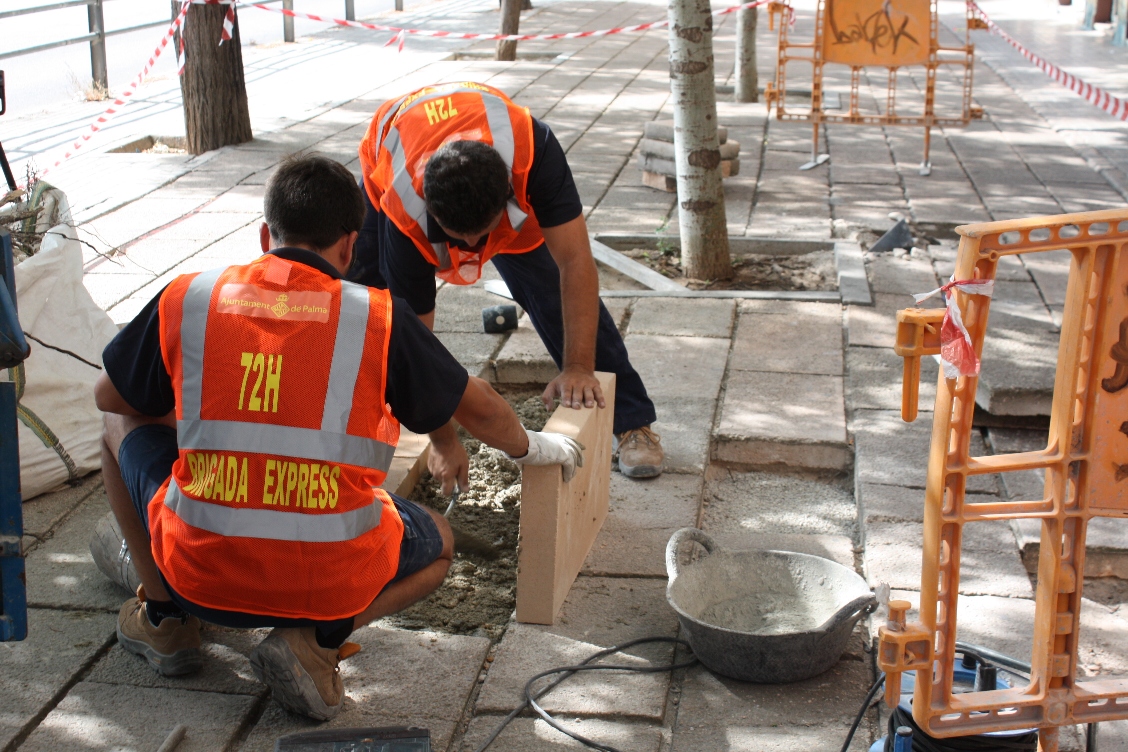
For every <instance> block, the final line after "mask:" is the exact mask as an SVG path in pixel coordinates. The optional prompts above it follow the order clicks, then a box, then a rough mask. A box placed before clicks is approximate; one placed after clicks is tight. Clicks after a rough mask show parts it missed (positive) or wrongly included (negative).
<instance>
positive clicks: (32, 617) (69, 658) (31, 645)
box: [0, 608, 117, 748]
mask: <svg viewBox="0 0 1128 752" xmlns="http://www.w3.org/2000/svg"><path fill="white" fill-rule="evenodd" d="M27 619H28V630H27V639H26V640H22V641H20V642H5V643H3V644H0V695H2V696H3V697H4V708H3V710H0V745H7V744H8V742H10V741H11V740H12V738H13V737H14V736H15V735H16V734H17V733H19V731H20V729H21V728H22V727H23V726H24V724H26V723H28V722H29V721H30V720H31V719H32V718H33V717H34V716H35V715H36V714H37V713H38V712H39V711H40V710H41V709H42V708H43V707H44V706H45V705H46V704H47V703H48V702H49V701H50V700H51V698H52V697H54V695H55V693H56V692H58V691H59V690H60V689H62V688H63V685H65V684H66V683H67V682H68V681H70V680H71V679H72V678H73V677H74V676H75V675H76V674H77V673H78V672H79V671H80V670H81V669H82V668H83V667H84V666H85V665H87V664H88V663H89V662H90V661H91V660H93V658H94V656H95V655H96V654H97V653H98V651H100V650H102V649H103V648H104V647H105V646H106V645H107V644H108V643H109V642H110V641H111V640H113V639H114V628H115V625H116V624H117V617H116V615H114V616H111V615H109V614H98V613H91V612H89V611H55V610H42V609H37V608H30V609H28V612H27ZM61 748H66V747H61Z"/></svg>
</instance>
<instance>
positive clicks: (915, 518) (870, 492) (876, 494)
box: [857, 483, 999, 525]
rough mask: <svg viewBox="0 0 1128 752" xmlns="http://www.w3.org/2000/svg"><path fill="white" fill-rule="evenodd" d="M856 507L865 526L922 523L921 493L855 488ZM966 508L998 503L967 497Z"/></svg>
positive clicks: (879, 486) (992, 497)
mask: <svg viewBox="0 0 1128 752" xmlns="http://www.w3.org/2000/svg"><path fill="white" fill-rule="evenodd" d="M857 493H858V506H859V507H860V508H861V510H862V516H863V519H864V520H865V523H866V524H867V525H868V524H869V523H870V522H915V523H918V524H920V523H923V522H924V489H923V488H905V487H904V486H885V485H882V484H880V483H859V484H858V492H857ZM966 500H967V502H968V503H969V504H985V503H988V502H993V501H998V500H999V498H998V497H997V496H995V495H993V494H967V496H966Z"/></svg>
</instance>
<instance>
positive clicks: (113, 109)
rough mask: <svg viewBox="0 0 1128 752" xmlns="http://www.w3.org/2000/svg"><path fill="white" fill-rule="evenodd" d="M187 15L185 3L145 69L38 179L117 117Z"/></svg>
mask: <svg viewBox="0 0 1128 752" xmlns="http://www.w3.org/2000/svg"><path fill="white" fill-rule="evenodd" d="M187 13H188V4H187V3H185V4H184V5H183V6H182V7H181V8H180V13H179V14H177V16H176V18H174V19H173V21H172V23H171V24H169V27H168V29H167V30H166V31H165V33H164V36H162V37H161V41H160V43H159V44H157V48H156V49H155V50H153V54H152V55H150V56H149V62H147V63H146V64H145V67H144V68H142V70H141V72H140V73H138V74H137V77H136V78H134V79H133V81H132V82H131V83H130V84H129V86H127V87H125V91H123V92H122V93H121V94H119V95H118V97H117V99H115V100H114V101H113V104H111V105H110V106H109V107H107V108H106V111H105V112H103V113H102V114H101V115H99V116H98V117H96V118H94V120H93V122H91V123H90V129H89V130H88V131H86V132H85V133H83V135H81V136H79V137H78V139H76V140H75V142H74V143H73V144H71V146H70V149H69V150H68V151H66V152H64V153H63V156H61V157H59V159H58V160H57V161H56V162H55V163H54V164H53V165H51V166H50V167H48V168H46V169H44V170H42V171H41V172H40V173H39V176H40V177H42V176H43V175H46V174H47V173H48V172H50V171H51V170H53V169H55V168H56V167H58V166H59V165H61V164H62V163H63V162H65V161H66V160H68V159H70V158H71V156H72V155H73V154H74V153H75V152H76V151H78V150H79V149H81V148H82V147H83V146H85V145H86V142H87V141H89V140H90V139H91V138H93V137H94V134H95V133H97V132H98V131H100V130H101V129H102V126H104V125H105V124H106V123H108V122H109V121H110V120H112V119H113V117H114V116H115V115H117V114H118V112H120V109H119V108H121V107H124V106H125V105H126V104H127V103H128V102H129V101H130V97H132V96H133V94H134V93H135V92H136V91H137V87H138V86H140V85H141V82H142V81H144V80H145V76H147V75H148V73H149V71H150V70H151V69H152V67H153V65H155V64H156V62H157V58H159V57H160V56H161V53H162V52H164V48H165V47H167V46H168V43H169V41H170V40H171V39H172V37H173V35H175V34H176V30H177V29H178V28H180V26H181V25H182V24H183V23H184V17H185V15H187Z"/></svg>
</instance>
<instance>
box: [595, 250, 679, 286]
mask: <svg viewBox="0 0 1128 752" xmlns="http://www.w3.org/2000/svg"><path fill="white" fill-rule="evenodd" d="M591 255H592V256H594V257H595V260H596V261H598V262H599V263H601V264H606V265H607V266H609V267H611V268H612V269H614V270H615V271H617V272H620V273H622V274H626V275H627V276H628V277H630V278H631V279H633V280H635V281H636V282H641V283H642V284H644V285H646V286H647V287H649V288H650V289H651V290H666V291H670V292H679V291H684V290H685V287H683V286H682V285H679V284H678V283H677V282H674V281H673V280H672V279H669V278H667V277H663V276H662V275H661V274H659V273H658V272H656V271H654V270H653V269H651V268H650V267H649V266H646V265H645V264H640V263H638V262H637V261H635V260H634V259H633V258H629V257H627V256H624V255H623V254H621V253H619V252H618V251H616V250H614V249H613V248H609V247H608V246H605V245H604V244H603V243H600V242H599V241H598V240H596V239H595V238H592V239H591Z"/></svg>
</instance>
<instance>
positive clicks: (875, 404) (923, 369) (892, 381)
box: [846, 347, 940, 413]
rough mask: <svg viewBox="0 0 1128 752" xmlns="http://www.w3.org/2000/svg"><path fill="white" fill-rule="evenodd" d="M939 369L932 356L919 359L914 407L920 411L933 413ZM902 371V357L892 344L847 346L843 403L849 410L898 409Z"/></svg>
mask: <svg viewBox="0 0 1128 752" xmlns="http://www.w3.org/2000/svg"><path fill="white" fill-rule="evenodd" d="M939 371H940V367H939V365H938V364H937V363H936V360H935V359H933V358H931V357H923V358H921V359H920V386H919V391H918V398H917V409H918V410H919V411H921V412H926V413H930V412H932V409H933V407H934V406H935V404H936V382H937V378H938V376H939ZM904 372H905V360H904V358H902V357H900V356H899V355H897V353H895V352H893V348H891V347H889V348H886V347H848V348H846V404H847V405H848V406H849V408H850V409H851V410H900V409H901V395H902V393H903V391H904Z"/></svg>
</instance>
